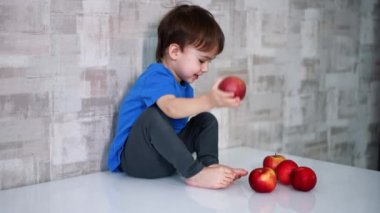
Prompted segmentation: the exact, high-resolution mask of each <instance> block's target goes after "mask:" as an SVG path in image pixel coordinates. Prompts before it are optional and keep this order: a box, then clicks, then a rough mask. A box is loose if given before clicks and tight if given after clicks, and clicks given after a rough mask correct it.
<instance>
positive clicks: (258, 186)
mask: <svg viewBox="0 0 380 213" xmlns="http://www.w3.org/2000/svg"><path fill="white" fill-rule="evenodd" d="M248 180H249V185H250V186H251V188H252V189H253V190H255V191H256V192H261V193H264V192H271V191H273V190H274V188H276V184H277V177H276V173H275V172H274V170H273V169H271V168H257V169H254V170H252V171H251V173H250V174H249V178H248Z"/></svg>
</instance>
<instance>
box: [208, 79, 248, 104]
mask: <svg viewBox="0 0 380 213" xmlns="http://www.w3.org/2000/svg"><path fill="white" fill-rule="evenodd" d="M222 80H223V78H219V79H218V80H217V81H216V82H215V84H214V86H213V87H212V89H211V90H210V91H209V92H208V93H207V96H208V98H209V100H210V101H211V104H212V106H213V107H232V108H236V107H239V106H240V102H241V100H240V98H238V97H234V93H233V92H224V91H222V90H220V89H219V88H218V86H219V84H220V82H221V81H222Z"/></svg>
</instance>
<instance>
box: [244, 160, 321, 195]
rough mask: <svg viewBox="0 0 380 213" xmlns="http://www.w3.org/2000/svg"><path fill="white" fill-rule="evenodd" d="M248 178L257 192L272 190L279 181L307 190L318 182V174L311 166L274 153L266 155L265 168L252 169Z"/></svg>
mask: <svg viewBox="0 0 380 213" xmlns="http://www.w3.org/2000/svg"><path fill="white" fill-rule="evenodd" d="M248 180H249V185H250V186H251V188H252V189H253V190H255V191H256V192H261V193H264V192H272V191H273V190H274V189H275V188H276V185H277V181H278V182H279V183H281V184H284V185H292V186H293V188H294V189H295V190H298V191H304V192H307V191H310V190H312V189H313V188H314V187H315V185H316V184H317V175H316V174H315V172H314V171H313V170H312V169H311V168H309V167H306V166H298V165H297V163H296V162H294V161H293V160H290V159H286V158H285V157H284V156H283V155H278V154H274V155H268V156H266V157H265V158H264V161H263V168H256V169H254V170H252V171H251V172H250V174H249V178H248Z"/></svg>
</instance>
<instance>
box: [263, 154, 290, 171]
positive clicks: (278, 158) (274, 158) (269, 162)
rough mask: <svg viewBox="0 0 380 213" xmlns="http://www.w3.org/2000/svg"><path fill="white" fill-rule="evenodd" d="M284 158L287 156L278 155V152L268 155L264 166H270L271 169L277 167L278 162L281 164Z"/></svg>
mask: <svg viewBox="0 0 380 213" xmlns="http://www.w3.org/2000/svg"><path fill="white" fill-rule="evenodd" d="M284 160H285V157H284V156H282V155H278V154H274V155H268V156H266V157H265V158H264V161H263V166H264V167H269V168H271V169H276V167H277V166H278V164H280V163H281V162H282V161H284Z"/></svg>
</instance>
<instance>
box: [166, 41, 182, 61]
mask: <svg viewBox="0 0 380 213" xmlns="http://www.w3.org/2000/svg"><path fill="white" fill-rule="evenodd" d="M180 53H181V47H180V46H179V45H178V44H175V43H173V44H170V45H169V47H168V55H169V57H170V58H171V59H172V60H176V59H177V58H178V56H179V54H180Z"/></svg>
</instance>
